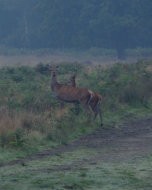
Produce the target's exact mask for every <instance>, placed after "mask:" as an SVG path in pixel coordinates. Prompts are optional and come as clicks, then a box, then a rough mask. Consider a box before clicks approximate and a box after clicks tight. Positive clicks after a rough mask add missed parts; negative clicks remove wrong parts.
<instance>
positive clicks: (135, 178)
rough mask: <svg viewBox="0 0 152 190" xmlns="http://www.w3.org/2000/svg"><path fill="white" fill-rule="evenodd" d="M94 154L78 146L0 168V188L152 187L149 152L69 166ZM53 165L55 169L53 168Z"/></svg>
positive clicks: (151, 163)
mask: <svg viewBox="0 0 152 190" xmlns="http://www.w3.org/2000/svg"><path fill="white" fill-rule="evenodd" d="M92 154H94V152H93V151H92V150H89V149H88V150H85V149H80V150H78V151H74V152H70V153H64V154H63V155H57V156H53V157H50V158H49V157H48V158H45V159H43V160H40V161H31V162H29V163H27V165H25V166H21V165H17V166H11V167H10V166H9V167H4V168H0V189H6V190H18V189H29V190H30V189H31V190H33V189H34V190H35V189H36V190H37V189H46V190H47V189H54V190H62V189H63V190H65V189H78V190H80V189H83V190H88V189H92V190H98V189H103V190H111V189H113V190H115V189H116V190H122V189H124V190H132V189H139V190H143V189H144V190H150V189H151V188H152V169H151V168H152V156H147V157H145V158H136V159H135V160H133V161H131V160H128V161H125V162H124V161H120V162H114V163H113V162H106V161H100V162H98V163H97V164H96V165H90V164H89V165H88V164H87V163H86V164H83V166H81V165H79V164H78V166H77V167H74V168H71V169H68V170H66V169H63V166H64V165H65V166H69V165H71V166H73V164H74V163H75V162H78V161H81V160H82V159H84V158H86V157H88V158H90V156H91V155H92ZM54 167H56V168H59V169H53V168H54Z"/></svg>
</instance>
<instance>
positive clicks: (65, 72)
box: [0, 61, 152, 161]
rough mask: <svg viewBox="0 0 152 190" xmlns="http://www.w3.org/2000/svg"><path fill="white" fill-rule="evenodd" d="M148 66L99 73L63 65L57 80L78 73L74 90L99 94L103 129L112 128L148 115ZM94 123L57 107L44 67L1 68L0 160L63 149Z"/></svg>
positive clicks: (151, 103)
mask: <svg viewBox="0 0 152 190" xmlns="http://www.w3.org/2000/svg"><path fill="white" fill-rule="evenodd" d="M151 65H152V62H150V61H149V62H142V61H141V62H137V63H135V64H120V63H117V64H114V65H112V66H107V67H106V68H102V67H101V66H95V67H92V66H89V67H86V66H82V65H80V64H79V63H75V64H72V63H64V64H62V65H61V66H60V68H59V73H58V75H59V77H58V78H59V80H61V79H63V80H64V81H67V79H68V78H69V76H70V75H71V73H74V72H75V71H76V70H77V72H78V77H77V84H78V86H82V87H87V88H89V89H91V90H93V91H97V92H99V93H100V94H102V95H103V104H102V108H103V122H104V127H111V126H115V127H117V126H118V125H119V124H120V123H121V122H123V121H124V120H125V119H134V118H138V117H145V116H147V115H151V112H152V94H151V92H152V89H151V84H152V74H151V71H152V70H151ZM99 122H100V121H99V119H97V120H96V121H95V122H94V121H89V122H88V121H87V118H86V115H85V113H84V112H83V111H82V109H81V110H80V114H79V115H76V113H75V109H74V106H73V105H67V104H66V105H65V108H64V109H63V110H61V109H60V108H59V103H58V101H56V100H55V99H54V98H53V96H52V93H51V89H50V73H49V71H48V70H47V67H46V66H45V65H43V64H40V65H38V66H37V67H34V68H31V67H27V66H22V67H5V68H2V69H0V147H1V150H2V151H1V153H0V154H1V155H0V161H3V160H4V161H5V160H9V159H11V157H12V159H15V158H18V157H20V156H24V155H27V154H31V153H33V152H36V151H40V150H42V149H46V148H48V147H54V146H57V145H59V144H66V143H68V142H69V141H71V140H73V139H76V138H79V137H80V136H82V135H84V134H87V133H90V132H91V131H93V130H94V129H96V128H97V127H99ZM10 149H11V150H12V151H11V153H9V156H8V151H9V150H10ZM16 152H18V153H17V154H16Z"/></svg>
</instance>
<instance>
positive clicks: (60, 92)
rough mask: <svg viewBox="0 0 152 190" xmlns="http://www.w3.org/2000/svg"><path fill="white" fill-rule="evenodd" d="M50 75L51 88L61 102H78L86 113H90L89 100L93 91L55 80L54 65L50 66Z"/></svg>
mask: <svg viewBox="0 0 152 190" xmlns="http://www.w3.org/2000/svg"><path fill="white" fill-rule="evenodd" d="M50 70H51V73H52V77H51V89H52V92H53V94H54V96H55V97H56V98H57V99H58V100H61V101H63V102H69V103H80V104H81V105H82V106H83V107H84V109H85V110H86V112H87V113H88V114H90V113H91V109H90V106H89V104H90V102H91V99H92V97H93V92H92V91H91V90H88V89H87V88H78V87H73V86H70V85H67V84H61V83H59V82H58V80H57V70H56V67H53V68H50Z"/></svg>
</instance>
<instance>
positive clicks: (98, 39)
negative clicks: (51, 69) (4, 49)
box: [0, 0, 152, 58]
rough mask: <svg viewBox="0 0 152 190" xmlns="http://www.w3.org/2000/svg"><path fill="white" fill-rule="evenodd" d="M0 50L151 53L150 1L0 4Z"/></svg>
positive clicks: (18, 1)
mask: <svg viewBox="0 0 152 190" xmlns="http://www.w3.org/2000/svg"><path fill="white" fill-rule="evenodd" d="M0 26H1V30H0V45H1V46H3V45H4V46H8V47H15V48H30V49H37V48H60V49H64V48H66V49H68V48H78V49H88V48H91V47H99V48H110V49H116V50H117V54H118V57H120V58H121V57H123V56H124V52H125V49H127V48H136V47H144V48H149V47H152V38H151V36H152V32H151V31H152V1H151V0H144V1H143V0H115V1H113V0H77V1H72V0H43V1H42V0H11V1H10V0H0Z"/></svg>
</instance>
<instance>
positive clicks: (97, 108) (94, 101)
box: [70, 75, 102, 125]
mask: <svg viewBox="0 0 152 190" xmlns="http://www.w3.org/2000/svg"><path fill="white" fill-rule="evenodd" d="M75 78H76V75H73V76H72V77H71V79H70V83H71V86H73V87H76V81H75ZM101 101H102V96H101V95H100V94H98V93H96V92H92V97H91V98H90V101H89V102H88V103H89V106H90V107H91V109H92V111H93V112H94V119H95V118H96V117H97V115H98V114H99V116H100V119H101V122H102V113H101ZM101 125H102V123H101Z"/></svg>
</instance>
